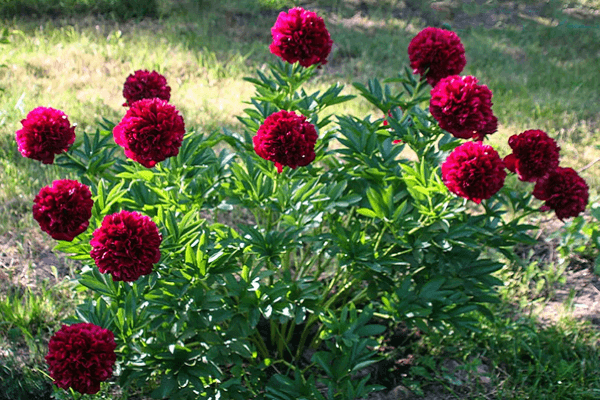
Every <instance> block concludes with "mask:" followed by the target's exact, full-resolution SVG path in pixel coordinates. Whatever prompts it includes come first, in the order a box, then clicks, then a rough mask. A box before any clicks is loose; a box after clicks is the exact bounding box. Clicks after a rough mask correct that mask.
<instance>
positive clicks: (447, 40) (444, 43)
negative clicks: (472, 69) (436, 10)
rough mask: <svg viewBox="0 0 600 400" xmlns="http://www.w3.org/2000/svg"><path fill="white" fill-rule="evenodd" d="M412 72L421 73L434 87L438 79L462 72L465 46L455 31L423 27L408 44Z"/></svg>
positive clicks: (464, 61)
mask: <svg viewBox="0 0 600 400" xmlns="http://www.w3.org/2000/svg"><path fill="white" fill-rule="evenodd" d="M408 57H409V59H410V67H411V68H412V69H413V73H415V74H419V75H423V74H424V73H425V71H426V70H427V68H429V72H427V76H426V77H427V82H428V83H429V84H430V85H431V86H433V87H435V85H436V84H437V83H438V82H439V81H440V79H442V78H445V77H447V76H450V75H458V74H460V73H461V72H462V70H463V68H464V67H465V65H467V60H466V58H465V48H464V47H463V45H462V43H461V42H460V38H459V37H458V36H457V35H456V33H454V32H451V31H446V30H444V29H439V28H432V27H429V28H425V29H423V30H422V31H421V32H419V33H418V34H417V36H415V37H414V38H413V40H411V42H410V44H409V45H408Z"/></svg>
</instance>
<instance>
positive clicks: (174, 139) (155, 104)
mask: <svg viewBox="0 0 600 400" xmlns="http://www.w3.org/2000/svg"><path fill="white" fill-rule="evenodd" d="M184 134H185V124H184V122H183V117H182V116H181V115H180V114H179V111H177V109H176V108H175V107H173V106H172V105H171V104H169V103H167V102H166V101H165V100H161V99H158V98H154V99H143V100H139V101H136V102H135V103H133V104H132V105H131V108H130V109H129V110H127V113H126V114H125V116H124V117H123V119H122V120H121V122H119V125H117V126H115V128H114V130H113V135H114V137H115V142H116V143H117V144H118V145H119V146H121V147H123V148H124V149H125V155H126V156H127V157H129V158H131V159H132V160H134V161H137V162H139V163H140V164H142V165H143V166H144V167H146V168H152V167H154V166H155V165H156V163H157V162H161V161H164V160H166V159H167V158H169V157H172V156H176V155H177V154H178V153H179V147H181V142H182V141H183V135H184Z"/></svg>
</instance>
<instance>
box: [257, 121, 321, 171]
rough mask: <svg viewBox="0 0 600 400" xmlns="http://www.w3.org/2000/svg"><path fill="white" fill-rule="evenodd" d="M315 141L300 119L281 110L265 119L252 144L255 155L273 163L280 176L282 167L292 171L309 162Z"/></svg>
mask: <svg viewBox="0 0 600 400" xmlns="http://www.w3.org/2000/svg"><path fill="white" fill-rule="evenodd" d="M317 137H318V136H317V131H316V130H315V127H314V126H313V125H312V124H311V123H309V122H307V121H306V117H305V116H304V115H296V113H295V112H292V111H285V110H281V111H279V112H276V113H274V114H271V115H269V116H268V117H267V119H265V122H263V124H262V125H261V127H260V128H259V129H258V132H257V133H256V136H254V138H253V139H252V141H253V143H254V151H256V154H258V155H259V156H260V157H262V158H264V159H265V160H269V161H273V162H274V163H275V166H276V167H277V171H278V172H279V173H281V171H282V170H283V166H284V165H285V166H288V167H290V168H292V169H296V168H297V167H299V166H300V167H304V166H306V165H308V164H310V163H311V162H313V160H314V159H315V143H316V142H317Z"/></svg>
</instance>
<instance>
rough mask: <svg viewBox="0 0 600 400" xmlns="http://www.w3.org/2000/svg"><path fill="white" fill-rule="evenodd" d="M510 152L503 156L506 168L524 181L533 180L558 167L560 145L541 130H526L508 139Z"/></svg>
mask: <svg viewBox="0 0 600 400" xmlns="http://www.w3.org/2000/svg"><path fill="white" fill-rule="evenodd" d="M508 145H509V146H510V147H511V148H512V150H513V152H512V154H509V155H508V156H506V157H505V158H504V163H505V164H506V168H508V169H509V170H510V171H511V172H513V173H516V174H517V175H518V176H519V179H520V180H522V181H525V182H535V181H537V180H538V179H540V178H542V177H544V176H545V175H546V174H548V173H549V172H551V171H554V170H555V169H556V168H557V167H558V159H559V152H560V147H558V145H557V144H556V141H555V140H554V139H552V138H551V137H549V136H548V134H546V132H544V131H541V130H537V129H535V130H528V131H525V132H523V133H520V134H518V135H513V136H511V137H510V138H509V139H508Z"/></svg>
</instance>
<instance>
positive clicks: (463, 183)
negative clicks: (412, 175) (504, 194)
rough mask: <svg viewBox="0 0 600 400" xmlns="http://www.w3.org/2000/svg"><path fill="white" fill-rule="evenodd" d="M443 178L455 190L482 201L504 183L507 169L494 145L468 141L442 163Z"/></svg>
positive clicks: (460, 194)
mask: <svg viewBox="0 0 600 400" xmlns="http://www.w3.org/2000/svg"><path fill="white" fill-rule="evenodd" d="M442 178H443V180H444V184H445V185H446V186H447V187H448V189H449V190H450V191H451V192H452V193H454V194H457V195H459V196H461V197H464V198H466V199H468V200H472V201H474V202H475V203H477V204H479V203H481V200H484V199H489V198H490V197H492V196H493V195H494V194H496V193H497V192H498V191H499V190H500V189H501V188H502V186H504V179H505V178H506V171H505V170H504V162H503V161H502V159H501V158H500V156H499V155H498V153H497V152H496V150H494V149H493V148H492V146H487V145H484V144H483V143H481V142H466V143H463V144H462V145H460V146H458V147H457V148H456V149H454V151H453V152H452V153H450V155H449V156H448V158H447V159H446V161H445V162H444V163H443V164H442Z"/></svg>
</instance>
